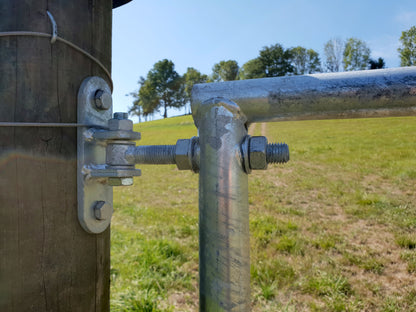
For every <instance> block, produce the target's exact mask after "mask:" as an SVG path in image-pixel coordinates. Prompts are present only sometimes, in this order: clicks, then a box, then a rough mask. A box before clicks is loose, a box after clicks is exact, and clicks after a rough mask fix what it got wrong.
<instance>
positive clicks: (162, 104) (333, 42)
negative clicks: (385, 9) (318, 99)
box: [129, 26, 416, 121]
mask: <svg viewBox="0 0 416 312" xmlns="http://www.w3.org/2000/svg"><path fill="white" fill-rule="evenodd" d="M400 42H401V46H400V48H399V49H398V52H399V56H400V65H401V66H413V65H416V27H415V26H412V27H411V28H410V29H409V30H406V31H403V32H402V35H401V37H400ZM370 55H371V50H370V48H369V47H368V45H367V43H366V42H365V41H362V40H360V39H357V38H348V39H347V40H345V41H344V40H342V39H340V38H332V39H330V40H329V41H328V42H327V43H326V44H325V46H324V58H325V59H324V62H321V59H320V56H319V54H318V52H316V51H314V50H313V49H306V48H304V47H301V46H297V47H293V48H289V49H285V48H284V47H283V46H282V45H281V44H279V43H277V44H274V45H271V46H266V47H263V48H262V49H261V50H260V51H259V55H258V56H257V57H256V58H254V59H252V60H249V61H248V62H246V63H245V64H243V65H242V66H241V67H240V66H239V65H238V63H237V61H235V60H227V61H225V60H224V61H220V62H219V63H216V64H214V66H213V67H212V73H211V74H210V75H206V74H203V73H201V72H200V71H198V70H197V69H195V68H193V67H188V68H187V71H186V73H185V74H184V75H182V76H181V75H179V74H178V73H177V72H176V71H175V65H174V63H173V62H172V61H170V60H168V59H164V60H161V61H159V62H157V63H155V64H154V65H153V68H152V69H151V70H150V71H149V72H148V73H147V75H146V77H140V80H139V90H138V91H136V92H133V93H131V95H132V96H133V97H134V102H133V105H132V107H131V108H130V110H129V113H130V114H132V115H136V116H138V117H139V121H140V119H141V117H144V118H145V119H146V120H147V117H148V116H151V115H153V114H154V113H155V112H158V111H161V110H162V111H163V117H164V118H166V117H167V111H168V108H181V107H184V106H186V105H189V103H190V98H191V90H192V87H193V86H194V84H197V83H207V82H220V81H231V80H243V79H254V78H265V77H280V76H290V75H305V74H314V73H321V72H340V71H354V70H364V69H379V68H384V67H385V65H386V64H385V62H384V59H383V58H381V57H379V58H378V59H372V58H371V57H370Z"/></svg>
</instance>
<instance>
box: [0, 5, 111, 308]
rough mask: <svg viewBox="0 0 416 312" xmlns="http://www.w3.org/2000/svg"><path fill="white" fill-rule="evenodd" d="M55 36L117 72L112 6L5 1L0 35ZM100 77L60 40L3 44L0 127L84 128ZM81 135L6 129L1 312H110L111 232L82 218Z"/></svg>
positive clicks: (1, 164)
mask: <svg viewBox="0 0 416 312" xmlns="http://www.w3.org/2000/svg"><path fill="white" fill-rule="evenodd" d="M47 11H49V12H51V13H52V15H53V16H54V18H55V20H56V23H57V26H58V35H59V36H60V37H62V38H64V39H66V40H68V41H70V42H72V43H73V44H75V45H77V46H78V47H80V48H82V49H83V50H85V51H86V52H88V53H90V54H91V55H93V56H94V57H96V58H97V59H98V60H99V61H100V62H101V63H103V64H104V66H105V67H106V68H107V69H108V70H110V69H111V16H112V12H111V11H112V1H111V0H88V1H87V0H71V1H68V0H53V1H50V0H36V1H28V0H1V1H0V32H9V31H33V32H43V33H51V32H52V27H51V22H50V20H49V18H48V15H47ZM88 76H100V77H102V78H104V79H106V80H107V81H108V77H107V76H106V74H105V73H104V72H103V70H102V69H101V68H100V67H99V66H98V65H97V64H96V62H94V61H93V60H91V59H90V58H88V57H86V56H85V55H83V54H82V53H80V52H79V51H76V50H75V49H73V48H72V47H70V46H68V45H67V44H65V43H62V42H59V41H57V42H55V43H53V44H51V42H50V39H49V38H42V37H35V36H19V37H16V36H8V37H0V121H1V122H58V123H76V122H77V92H78V88H79V86H80V84H81V82H82V81H83V79H84V78H86V77H88ZM76 139H77V131H76V128H59V127H58V128H39V127H30V128H27V127H19V126H15V127H1V126H0V311H8V312H12V311H19V312H21V311H82V312H85V311H109V279H110V277H109V276H110V274H109V271H110V231H109V230H106V231H105V232H104V233H102V234H99V235H92V234H87V233H86V232H85V231H84V230H83V229H82V228H81V226H80V224H79V222H78V217H77V186H76V181H77V178H76V171H77V170H76V167H77V162H76V155H77V152H76V148H77V142H76Z"/></svg>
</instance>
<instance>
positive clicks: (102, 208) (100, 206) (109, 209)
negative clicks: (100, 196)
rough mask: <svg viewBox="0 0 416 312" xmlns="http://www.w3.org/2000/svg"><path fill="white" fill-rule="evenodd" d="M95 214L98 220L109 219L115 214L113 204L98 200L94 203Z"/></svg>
mask: <svg viewBox="0 0 416 312" xmlns="http://www.w3.org/2000/svg"><path fill="white" fill-rule="evenodd" d="M94 215H95V218H96V219H97V220H100V221H104V220H109V219H111V216H112V215H113V206H112V205H110V204H109V203H107V202H105V201H102V200H100V201H97V202H96V203H95V205H94Z"/></svg>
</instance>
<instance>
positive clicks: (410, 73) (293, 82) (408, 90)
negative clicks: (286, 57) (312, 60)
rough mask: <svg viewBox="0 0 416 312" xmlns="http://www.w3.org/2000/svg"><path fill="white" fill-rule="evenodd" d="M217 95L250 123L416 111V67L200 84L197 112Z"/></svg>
mask: <svg viewBox="0 0 416 312" xmlns="http://www.w3.org/2000/svg"><path fill="white" fill-rule="evenodd" d="M215 97H223V98H226V99H228V100H230V101H233V102H235V103H238V106H239V107H240V108H241V110H242V111H243V112H244V114H245V115H246V116H247V119H248V122H249V123H251V122H258V121H283V120H307V119H308V120H316V119H333V118H359V117H384V116H408V115H416V100H415V99H416V67H415V66H413V67H402V68H391V69H380V70H364V71H355V72H344V73H328V74H314V75H305V76H290V77H277V78H262V79H250V80H240V81H227V82H219V83H208V84H198V85H195V86H194V88H193V90H192V103H193V106H192V110H193V115H195V114H198V113H197V112H196V111H194V110H198V109H199V107H200V103H203V102H204V101H206V100H209V99H211V98H215Z"/></svg>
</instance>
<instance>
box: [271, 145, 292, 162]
mask: <svg viewBox="0 0 416 312" xmlns="http://www.w3.org/2000/svg"><path fill="white" fill-rule="evenodd" d="M266 161H267V163H268V164H279V163H280V164H282V163H286V162H288V161H289V146H288V145H287V144H285V143H269V144H267V148H266Z"/></svg>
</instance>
